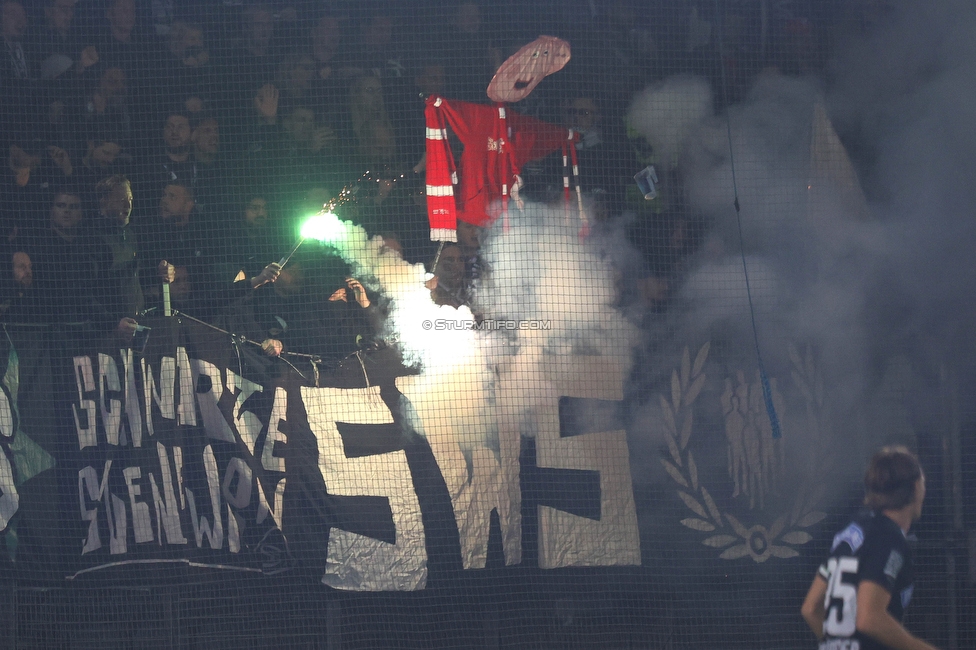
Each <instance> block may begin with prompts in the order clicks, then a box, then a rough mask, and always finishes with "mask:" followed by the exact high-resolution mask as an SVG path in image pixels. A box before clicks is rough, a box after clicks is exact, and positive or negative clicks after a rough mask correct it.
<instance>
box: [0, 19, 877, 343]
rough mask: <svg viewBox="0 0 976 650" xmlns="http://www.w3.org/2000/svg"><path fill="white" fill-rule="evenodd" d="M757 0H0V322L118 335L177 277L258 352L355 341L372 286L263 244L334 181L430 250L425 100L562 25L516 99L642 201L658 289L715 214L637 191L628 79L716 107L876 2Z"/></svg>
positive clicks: (449, 93)
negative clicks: (0, 154) (676, 79)
mask: <svg viewBox="0 0 976 650" xmlns="http://www.w3.org/2000/svg"><path fill="white" fill-rule="evenodd" d="M753 4H757V3H738V2H726V3H723V9H722V14H721V15H717V14H715V6H714V5H715V3H712V2H701V3H699V2H687V3H670V2H637V1H635V0H609V1H608V2H605V3H602V2H601V3H593V2H584V1H581V0H580V1H573V0H570V1H568V2H560V3H549V4H548V5H546V6H543V5H542V4H541V3H527V2H516V1H515V0H512V1H510V2H502V3H479V2H473V1H460V2H431V3H424V7H419V6H415V5H416V3H392V2H361V3H344V2H334V3H328V2H311V1H310V0H295V1H292V2H289V1H288V0H279V1H275V2H269V3H267V4H265V3H250V2H241V1H240V0H238V1H233V0H224V1H219V0H200V1H195V2H189V1H187V2H183V3H182V4H181V3H180V2H179V0H170V1H168V2H166V1H159V2H157V1H154V2H151V3H150V2H141V1H137V0H77V1H76V0H39V1H38V2H34V3H31V2H29V1H28V0H4V1H3V2H0V9H2V13H0V34H2V38H3V42H4V52H3V53H2V54H0V84H2V87H3V93H2V100H0V129H2V133H3V136H4V139H5V140H6V150H7V153H8V164H7V168H6V172H5V174H4V176H3V180H2V182H0V237H2V242H3V244H4V247H5V251H4V254H3V260H4V262H5V273H4V274H3V278H2V281H0V310H2V316H0V320H3V321H4V322H11V323H13V322H21V323H24V322H38V323H45V322H62V323H64V322H87V323H90V324H91V326H92V327H94V328H95V329H96V330H97V331H99V332H102V333H109V332H117V333H118V335H120V336H123V337H129V336H132V334H133V333H134V332H135V331H136V329H137V327H138V319H139V317H140V315H142V314H144V313H146V310H151V309H154V308H158V307H159V305H160V301H161V299H162V287H163V285H164V284H167V285H168V289H169V293H170V297H171V300H172V303H173V306H174V307H175V308H177V309H179V310H180V311H183V312H184V313H186V314H191V315H193V316H194V317H197V318H200V319H202V320H205V321H207V322H215V323H222V324H223V325H224V326H226V327H228V328H231V329H234V331H245V332H246V333H247V334H248V335H249V336H253V337H254V338H255V339H256V340H258V341H262V342H263V343H264V344H265V349H266V351H267V352H268V353H269V354H277V353H280V352H281V350H282V349H283V346H284V348H287V347H289V346H290V347H291V348H292V349H310V348H315V349H316V350H321V349H322V348H323V347H329V346H332V347H334V348H335V349H334V354H335V355H336V356H341V355H342V354H348V352H349V351H350V350H353V349H355V347H356V345H358V343H357V342H356V341H357V340H361V339H362V337H361V336H359V335H360V334H361V333H362V331H364V330H365V329H369V328H372V327H375V322H376V318H377V316H376V315H375V314H374V313H373V310H375V309H376V305H375V297H371V296H369V295H368V293H367V292H366V291H365V290H364V289H363V287H362V285H361V284H360V283H359V282H358V281H356V280H354V279H351V278H350V277H349V275H348V269H346V268H344V265H343V264H342V262H341V261H340V260H337V259H336V258H334V257H329V256H328V255H323V254H321V253H320V252H318V251H312V252H311V253H310V252H300V254H298V255H296V257H295V258H293V260H291V261H290V262H289V264H288V265H287V266H285V268H283V269H282V268H279V267H277V266H276V265H274V264H272V263H273V262H275V261H276V260H278V259H280V258H281V256H282V254H283V253H284V252H286V251H287V250H288V249H289V247H290V245H291V244H292V242H293V241H294V239H295V232H296V227H297V223H298V221H299V220H300V219H301V217H302V216H303V215H307V214H309V213H311V212H315V211H317V210H318V209H320V208H321V207H322V205H323V204H324V203H326V202H327V201H328V200H329V199H330V198H331V197H333V196H335V195H336V194H337V193H338V192H339V191H340V189H341V188H342V187H343V186H352V187H355V189H356V200H355V201H353V202H350V203H349V204H347V205H346V206H344V207H343V214H342V215H341V216H342V218H344V219H349V220H352V221H354V222H356V223H358V224H360V225H362V226H363V227H364V228H365V229H366V230H367V232H369V233H370V234H371V235H373V234H382V235H383V236H384V238H385V240H386V241H387V242H388V245H389V246H390V247H393V248H396V249H397V250H400V251H401V252H402V254H403V255H404V257H405V258H406V259H408V260H411V261H425V262H429V261H430V260H431V259H432V257H433V252H434V248H433V247H432V244H431V243H430V241H429V240H428V224H427V218H426V208H425V196H424V180H423V165H424V138H425V129H424V116H423V105H424V102H423V100H424V98H425V97H426V96H429V95H433V94H438V95H443V96H446V97H452V98H456V99H460V100H466V101H473V102H482V103H486V102H487V101H488V100H487V97H486V95H485V88H486V87H487V85H488V82H489V81H490V79H491V78H492V75H493V73H494V71H495V69H496V68H497V67H498V65H499V64H500V63H501V62H502V61H504V60H505V58H506V57H507V56H509V55H510V54H511V53H512V52H514V51H515V50H516V49H517V48H518V47H519V46H521V45H522V44H524V43H525V42H528V41H530V40H532V39H533V38H535V37H536V36H537V35H538V34H540V33H555V34H557V35H559V36H561V37H562V38H565V39H566V40H568V41H569V42H570V43H571V44H572V47H573V55H572V56H573V58H572V61H571V62H570V65H569V66H567V68H566V69H565V70H563V71H562V72H560V73H559V74H556V75H553V76H552V77H550V78H549V79H547V80H546V81H545V82H543V84H542V85H541V86H540V87H539V88H538V89H537V90H536V91H535V92H534V93H533V94H532V95H531V96H530V97H529V98H528V99H526V100H524V101H523V102H520V103H519V104H518V105H516V106H515V108H516V109H517V110H518V111H520V112H523V113H526V114H530V115H533V116H535V117H539V118H541V119H545V120H547V121H550V122H555V123H561V124H563V125H564V126H566V127H571V128H574V129H576V130H577V131H578V132H580V133H581V134H582V139H581V141H580V143H579V144H578V149H579V157H580V168H581V174H582V177H581V186H582V188H583V189H584V191H585V192H586V195H587V201H588V202H589V205H590V206H591V210H592V211H593V213H594V215H596V218H597V220H598V221H602V222H607V221H611V222H613V221H614V220H617V219H620V218H621V215H625V214H629V215H630V216H629V217H628V221H627V223H629V224H630V226H629V231H628V232H629V237H630V239H631V242H632V243H633V244H634V245H635V248H636V249H637V250H638V251H640V253H641V256H642V258H643V261H642V263H641V268H642V271H641V272H640V273H639V275H640V277H639V278H638V281H637V282H635V283H633V286H634V287H636V288H635V290H634V292H633V295H632V296H631V297H630V298H629V299H632V300H634V301H637V302H639V303H642V304H644V305H645V306H646V307H647V308H648V309H649V310H652V311H653V310H654V309H655V308H660V306H661V305H662V304H663V303H664V302H666V300H667V296H668V294H669V291H670V288H671V286H672V285H673V282H674V278H675V277H676V276H677V274H678V273H679V272H680V263H681V260H682V259H684V258H685V256H687V255H688V254H689V253H691V252H692V251H693V250H694V248H695V247H696V246H697V245H698V242H699V240H700V231H701V224H700V223H698V221H697V220H696V218H695V215H693V214H689V213H688V212H687V211H686V210H685V208H684V207H683V206H682V203H681V192H680V179H678V178H668V177H667V174H668V173H667V172H665V173H664V174H663V175H664V176H665V178H662V179H660V182H661V185H662V187H663V188H665V192H663V198H662V199H660V200H656V201H653V202H647V201H644V197H643V196H642V195H640V194H639V193H638V192H637V187H636V186H635V185H634V181H633V178H634V174H635V173H636V172H637V171H639V170H640V169H641V168H642V167H644V166H645V165H646V164H647V161H648V160H652V159H653V152H647V151H646V150H645V149H646V146H645V145H646V143H642V142H641V140H640V138H639V137H636V138H635V137H633V136H631V137H628V133H627V130H626V128H625V125H624V120H623V114H624V112H625V110H626V107H627V104H628V102H629V100H630V98H631V97H632V96H633V94H634V93H635V92H636V91H638V90H639V89H640V88H642V87H644V86H646V85H647V84H649V83H652V82H655V81H657V80H660V79H662V78H663V77H664V76H665V74H667V75H673V74H676V73H685V74H696V75H700V76H704V77H706V78H708V79H709V80H711V82H712V84H713V87H714V89H715V97H716V102H717V103H718V104H720V106H719V108H721V106H722V105H728V104H730V103H733V102H735V101H737V100H738V99H739V98H741V97H742V95H743V93H744V92H745V91H746V89H747V88H748V87H749V85H750V83H751V80H752V78H754V76H755V75H756V74H759V73H760V72H761V71H762V70H763V69H765V68H767V67H769V66H770V65H775V66H776V67H778V69H779V70H780V71H781V72H782V73H785V74H796V75H808V74H812V75H820V74H823V70H824V62H825V60H826V57H827V53H828V51H829V48H830V43H831V42H832V40H833V39H834V38H836V36H837V32H838V31H839V30H843V29H859V28H860V29H863V28H865V26H866V25H868V24H869V23H870V22H871V21H872V20H874V19H875V18H876V17H877V16H878V15H879V14H880V13H881V12H883V11H884V3H883V2H878V1H863V2H853V3H844V6H846V8H845V9H838V10H836V11H831V12H829V13H828V12H825V11H823V10H822V7H820V5H822V4H824V3H822V2H814V1H813V0H808V1H806V2H804V1H803V0H797V1H785V2H773V3H771V5H772V6H773V9H774V11H773V13H772V15H771V16H770V17H769V20H768V21H764V22H763V27H762V32H761V33H760V32H759V29H758V25H759V22H758V21H757V20H755V16H754V15H753V14H752V13H750V12H752V11H753V9H752V5H753ZM766 4H769V3H766ZM837 4H838V7H841V6H842V5H841V3H837ZM820 15H834V16H843V17H844V19H843V20H839V22H836V23H834V24H822V23H818V22H817V20H816V19H817V16H820ZM557 157H558V154H557V156H556V157H553V158H551V159H545V160H541V161H536V162H534V163H532V164H530V165H527V166H526V167H525V169H524V170H523V173H524V178H525V182H526V187H525V193H526V195H527V196H529V197H530V198H532V199H535V200H538V201H553V200H559V199H560V198H561V197H562V193H563V188H562V173H561V160H557V159H556V158H557ZM480 235H481V233H480V232H479V231H478V229H477V228H473V227H466V226H465V225H464V224H462V225H461V227H460V230H459V242H458V245H456V246H448V247H446V248H445V250H444V251H443V252H442V254H441V256H440V257H439V259H438V268H436V269H432V271H434V272H435V274H436V275H437V277H438V282H437V283H436V285H435V286H434V288H433V297H434V299H435V301H437V302H439V303H441V304H452V305H455V306H457V305H460V304H463V303H465V302H467V300H468V296H469V289H470V287H469V284H470V282H471V280H472V277H473V275H474V274H475V273H476V269H477V268H478V266H479V262H478V246H479V237H480ZM622 299H628V298H622ZM312 305H314V306H315V307H314V308H312V307H310V306H312ZM323 312H328V313H323ZM285 323H288V324H289V326H288V327H286V326H285ZM296 323H298V325H296ZM283 330H287V332H286V331H283ZM326 332H328V333H329V334H328V336H326V335H325V334H324V333H326ZM334 332H344V334H343V335H342V336H341V337H338V335H333V333H334ZM337 338H341V340H342V342H341V343H336V342H335V341H336V340H337Z"/></svg>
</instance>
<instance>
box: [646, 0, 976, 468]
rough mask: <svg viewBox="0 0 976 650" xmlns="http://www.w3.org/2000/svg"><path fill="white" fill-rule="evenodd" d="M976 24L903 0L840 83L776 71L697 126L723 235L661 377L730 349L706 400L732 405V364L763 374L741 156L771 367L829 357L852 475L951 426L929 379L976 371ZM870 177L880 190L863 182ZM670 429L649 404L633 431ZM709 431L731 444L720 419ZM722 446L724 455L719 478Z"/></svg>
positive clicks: (967, 10)
mask: <svg viewBox="0 0 976 650" xmlns="http://www.w3.org/2000/svg"><path fill="white" fill-rule="evenodd" d="M974 30H976V7H974V6H973V5H972V3H965V2H956V1H953V0H946V1H944V2H935V3H928V2H926V3H921V2H901V3H896V5H895V11H894V12H893V13H892V14H891V15H890V16H889V17H888V19H887V20H886V21H885V22H884V23H882V24H880V25H878V26H877V27H876V28H875V29H874V31H873V32H872V33H870V34H869V35H868V36H867V37H866V38H864V37H862V38H860V39H859V40H854V41H851V42H850V43H848V44H847V45H846V46H845V47H843V48H841V49H840V50H839V51H838V54H837V56H836V60H835V61H834V64H833V81H832V83H831V84H829V86H827V87H826V88H824V87H822V86H821V85H820V84H819V83H815V82H813V81H811V80H804V79H795V78H786V77H783V76H779V75H775V74H765V75H763V76H760V77H759V78H758V79H757V80H756V83H755V85H754V87H753V88H752V90H751V92H750V93H749V94H748V95H747V97H746V98H745V99H744V101H743V102H741V103H740V104H738V105H735V106H732V107H731V108H729V109H728V113H727V114H726V113H722V114H721V115H715V116H708V117H705V118H704V119H703V120H702V121H701V122H700V123H699V124H698V126H697V128H694V129H692V130H691V131H690V134H689V136H688V138H687V139H686V140H685V143H684V146H683V148H682V155H681V162H680V166H679V168H680V170H681V173H682V178H683V180H684V182H685V196H686V199H687V202H688V206H689V209H691V210H693V211H695V212H697V213H699V214H701V215H702V216H703V217H704V218H705V219H706V222H707V223H708V225H709V228H708V234H707V238H706V242H705V244H704V245H703V247H702V249H701V251H700V252H699V253H698V255H697V258H696V259H695V260H694V261H693V262H692V264H691V266H690V268H689V270H688V271H687V275H686V278H685V281H684V282H683V284H682V286H681V289H680V290H679V293H678V295H677V296H676V299H675V301H674V303H673V305H672V307H671V308H670V310H669V313H668V315H667V320H668V325H669V326H668V327H667V328H664V329H665V330H667V331H676V332H679V334H678V336H677V337H676V338H675V340H674V341H673V342H672V344H671V345H670V346H669V345H663V346H661V349H662V350H663V352H662V354H661V356H659V357H658V358H655V359H654V362H653V363H652V364H650V365H652V366H654V367H653V368H652V369H651V370H650V371H651V372H652V373H657V376H658V382H657V385H660V386H664V385H665V384H664V383H663V380H665V379H666V378H667V376H668V374H669V373H670V372H671V369H672V368H674V367H675V366H676V364H677V360H678V355H679V354H680V351H681V347H682V346H683V345H685V344H687V345H689V346H691V347H692V353H694V350H695V347H696V346H697V345H700V344H701V343H702V342H704V341H706V340H711V341H712V342H713V345H714V344H715V343H716V342H720V343H721V345H722V349H723V350H724V351H725V352H724V354H725V355H727V356H726V357H725V358H723V357H721V356H719V355H718V354H713V355H712V357H711V362H710V368H709V372H711V373H714V374H715V377H713V378H710V380H709V388H706V390H705V391H704V393H703V396H702V399H711V400H715V399H716V398H717V393H718V392H719V391H720V390H721V387H720V385H718V383H717V382H719V381H721V377H722V376H723V375H727V374H728V373H729V372H730V371H731V370H734V369H735V368H736V367H744V368H749V367H750V366H749V364H750V363H751V364H752V366H751V367H753V368H754V367H755V366H754V364H755V352H754V348H753V343H752V329H751V327H752V326H751V322H750V318H749V310H748V304H747V300H746V295H745V283H744V278H743V272H742V259H741V257H740V243H739V234H738V228H737V223H736V213H735V209H734V207H733V196H734V194H733V181H732V165H731V163H732V161H733V160H734V163H735V177H736V178H735V180H736V185H737V189H738V196H739V201H740V204H741V223H742V233H743V244H742V248H743V249H744V252H745V256H746V264H747V266H748V269H749V274H750V280H751V288H752V297H753V301H754V305H755V310H756V319H757V328H758V335H759V341H760V345H761V347H762V353H763V356H764V359H765V362H766V365H767V369H768V370H769V373H770V375H772V376H776V377H778V378H779V379H780V382H781V385H782V384H783V383H785V382H788V381H789V378H790V368H791V360H790V356H789V353H788V344H790V343H793V344H795V345H796V346H797V347H798V348H801V349H803V348H806V347H808V346H809V347H810V348H811V349H813V350H815V351H816V352H817V358H818V360H819V364H820V369H821V371H822V372H823V374H824V378H825V381H826V386H827V387H828V390H829V393H830V399H831V401H832V404H833V414H832V415H833V427H834V429H835V432H836V433H837V435H838V436H839V439H840V440H843V441H844V444H845V445H846V449H847V451H848V453H847V454H846V457H847V459H848V462H847V463H846V464H845V465H843V466H842V467H841V469H842V471H844V472H845V473H846V474H847V475H848V476H849V477H852V478H856V477H857V476H859V474H860V472H861V471H862V468H863V460H864V456H865V455H866V454H867V453H869V452H870V451H871V450H873V449H874V448H875V447H877V446H878V445H879V444H882V443H883V442H888V441H892V440H898V441H907V442H912V437H913V434H915V433H918V432H922V433H928V434H931V433H932V432H933V431H936V430H937V427H938V426H939V425H938V423H937V422H933V421H932V418H931V416H932V409H931V408H928V409H927V408H925V406H924V405H925V404H932V403H937V402H938V399H939V398H938V390H939V387H938V386H937V385H933V382H928V383H926V381H925V378H927V377H932V376H937V373H938V368H939V366H940V364H942V363H943V362H945V361H946V360H947V359H952V360H953V362H954V363H957V364H971V363H972V357H971V345H969V344H968V342H964V341H963V338H964V337H962V336H960V333H964V332H968V331H971V330H972V322H973V318H972V317H973V313H974V310H973V307H974V296H973V292H972V287H973V286H974V281H976V265H974V264H973V263H972V249H973V245H974V244H976V218H974V215H976V209H974V208H976V195H974V189H973V187H974V184H973V182H972V174H973V170H974V169H976V164H974V163H976V160H974V158H976V155H974V154H976V136H974V130H973V128H972V127H973V125H974V124H976V46H974V44H973V39H972V34H973V33H976V31H974ZM647 99H648V95H647V93H644V94H643V95H641V96H638V98H637V99H636V101H635V104H634V106H632V108H631V111H630V112H631V114H633V113H634V112H635V111H637V112H639V111H641V110H645V111H653V110H654V106H653V105H648V106H647V107H645V108H644V109H642V108H641V105H640V102H641V101H642V100H643V101H647ZM658 99H660V98H658ZM680 99H681V98H680V97H678V100H679V101H680ZM828 116H829V119H828ZM833 125H836V127H837V130H839V131H840V132H841V133H842V134H843V135H844V136H845V138H844V139H845V142H846V144H848V145H849V146H850V147H851V154H852V158H853V160H854V165H851V164H850V162H849V161H847V160H846V157H844V156H843V153H842V152H841V151H840V150H839V149H838V147H839V143H840V140H839V139H838V138H837V135H836V132H835V131H834V128H833ZM730 139H731V143H730ZM730 144H731V147H730ZM730 148H731V152H732V153H731V156H730ZM855 168H856V172H857V174H858V175H859V176H860V177H861V178H862V179H864V181H865V182H864V183H863V184H864V186H866V187H867V188H868V194H867V196H866V197H864V196H862V195H861V194H860V192H859V191H857V190H856V187H854V186H853V185H852V183H851V182H850V179H851V173H850V172H851V170H853V169H855ZM865 198H866V201H865ZM951 337H954V338H951ZM678 339H680V340H678ZM960 343H963V345H960ZM649 383H650V384H651V385H653V384H654V382H649ZM709 392H711V394H710V395H709ZM793 406H794V407H795V406H796V405H793ZM787 410H788V411H789V410H791V407H790V405H788V406H787ZM792 415H793V414H792V413H787V414H786V418H785V420H786V421H785V424H786V425H787V426H790V425H793V424H795V422H793V420H792ZM660 421H661V416H660V407H659V406H658V405H656V404H655V403H654V402H653V401H650V402H648V403H647V404H646V406H645V407H644V408H643V409H642V410H641V411H640V412H638V413H637V414H636V417H635V421H634V423H633V427H632V428H633V432H632V433H633V434H634V436H639V435H640V434H641V432H642V431H643V432H644V433H645V434H646V433H653V432H654V431H656V430H660ZM700 426H701V427H702V430H703V431H704V430H707V429H708V428H711V429H712V431H711V433H712V435H713V436H718V439H717V440H715V441H716V442H718V441H719V440H721V438H722V436H723V432H722V422H721V418H720V411H719V410H717V409H713V414H712V419H711V421H708V422H701V424H700ZM786 435H787V434H786V433H784V437H785V436H786ZM784 443H785V444H789V441H787V440H784ZM638 447H640V445H638ZM721 453H722V452H721V450H719V449H716V455H715V458H713V459H712V460H713V466H714V468H715V469H716V470H720V469H721V466H722V464H723V459H722V458H721V457H720V456H721ZM642 460H644V461H649V460H650V459H647V458H645V459H642ZM640 464H641V466H642V467H644V468H645V469H646V470H647V471H648V472H649V475H647V476H645V477H643V478H645V479H646V480H663V481H667V480H668V479H667V477H666V476H665V475H664V474H663V472H661V471H660V468H657V467H654V464H653V463H651V462H642V463H640ZM797 469H802V468H797ZM634 473H635V478H638V476H639V474H638V469H637V467H635V470H634Z"/></svg>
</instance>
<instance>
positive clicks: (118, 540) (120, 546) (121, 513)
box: [104, 467, 129, 555]
mask: <svg viewBox="0 0 976 650" xmlns="http://www.w3.org/2000/svg"><path fill="white" fill-rule="evenodd" d="M106 470H107V467H106ZM104 496H106V497H108V498H107V499H105V515H106V516H107V517H108V550H109V553H111V554H112V555H120V554H122V553H125V552H126V550H127V549H128V545H127V542H126V535H127V533H128V532H129V519H128V517H126V513H125V501H123V500H122V499H120V498H119V497H117V496H115V495H114V494H112V492H111V490H109V489H108V488H107V487H106V489H105V493H104Z"/></svg>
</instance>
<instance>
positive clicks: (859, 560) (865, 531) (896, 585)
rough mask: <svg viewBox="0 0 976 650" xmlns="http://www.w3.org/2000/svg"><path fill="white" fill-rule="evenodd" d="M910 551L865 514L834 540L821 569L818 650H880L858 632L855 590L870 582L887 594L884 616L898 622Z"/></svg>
mask: <svg viewBox="0 0 976 650" xmlns="http://www.w3.org/2000/svg"><path fill="white" fill-rule="evenodd" d="M913 573H914V572H913V569H912V554H911V548H910V547H909V545H908V539H907V538H906V537H905V533H904V532H903V531H902V529H901V528H900V527H899V526H898V524H896V523H895V522H894V521H892V520H891V519H889V518H888V517H886V516H884V515H883V514H881V513H880V512H871V511H869V512H865V513H863V514H861V515H859V516H858V517H857V518H855V519H854V521H852V522H851V523H850V524H848V526H847V527H846V528H845V529H844V530H842V531H840V532H839V533H837V535H835V536H834V543H833V545H832V546H831V550H830V557H829V558H828V559H827V561H826V562H825V563H824V564H823V565H821V567H820V576H821V577H822V578H823V579H824V580H826V581H827V594H826V596H825V598H824V608H825V609H826V612H827V616H826V618H825V619H824V640H823V642H822V643H821V644H820V648H821V650H885V648H887V646H885V645H882V644H881V643H878V642H877V641H875V640H874V639H872V638H871V637H869V636H867V635H864V634H861V633H859V632H858V631H857V629H856V626H855V622H856V620H857V590H858V587H859V586H860V584H861V582H863V581H865V580H870V581H871V582H875V583H877V584H879V585H881V586H882V587H883V588H885V589H887V590H888V592H889V593H891V602H890V603H889V605H888V613H889V614H891V615H892V616H893V617H894V618H895V620H897V621H899V622H900V621H901V618H902V614H903V613H904V611H905V608H906V607H907V606H908V602H909V600H911V597H912V588H913V580H914V576H913Z"/></svg>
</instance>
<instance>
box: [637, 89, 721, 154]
mask: <svg viewBox="0 0 976 650" xmlns="http://www.w3.org/2000/svg"><path fill="white" fill-rule="evenodd" d="M711 114H712V90H711V86H709V84H708V82H707V81H705V80H704V79H699V78H696V77H670V78H668V79H665V80H664V81H662V82H661V83H659V84H655V85H653V86H650V87H648V88H645V89H644V90H642V91H641V92H640V93H638V94H637V96H636V97H634V99H633V101H632V102H631V104H630V108H629V109H628V111H627V118H626V121H627V126H628V127H629V128H631V129H632V130H634V131H636V132H637V133H640V134H641V135H642V136H644V138H645V139H646V140H647V142H648V143H649V144H650V145H651V147H653V149H654V156H655V160H656V161H657V162H658V163H659V164H661V165H664V168H665V169H667V168H670V167H673V166H674V165H676V164H677V162H678V155H679V154H680V153H681V150H682V148H683V146H684V143H685V140H686V139H687V137H688V136H689V135H690V134H691V133H692V131H694V130H695V128H697V126H698V124H699V123H700V122H701V121H702V120H704V119H705V118H706V117H708V116H709V115H711Z"/></svg>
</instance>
